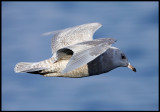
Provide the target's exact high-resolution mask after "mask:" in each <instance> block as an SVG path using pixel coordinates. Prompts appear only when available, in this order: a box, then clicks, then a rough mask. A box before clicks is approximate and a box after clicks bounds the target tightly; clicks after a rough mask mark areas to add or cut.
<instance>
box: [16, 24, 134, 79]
mask: <svg viewBox="0 0 160 112" xmlns="http://www.w3.org/2000/svg"><path fill="white" fill-rule="evenodd" d="M101 26H102V25H101V24H100V23H89V24H83V25H79V26H75V27H71V28H67V29H64V30H59V31H53V32H48V33H45V34H44V35H50V34H54V37H53V38H52V44H51V47H52V53H53V56H52V57H51V58H50V59H47V60H44V61H41V62H36V63H25V62H21V63H18V64H16V66H15V72H17V73H18V72H27V73H33V74H41V75H43V76H63V77H85V76H90V75H98V74H101V73H105V72H108V71H110V70H112V69H114V68H116V67H122V66H124V67H129V68H131V69H132V70H133V71H136V70H135V68H134V67H133V66H131V65H130V63H129V62H128V60H127V58H126V57H125V59H122V55H124V54H123V53H122V52H121V51H120V50H119V49H118V48H115V47H111V45H112V44H113V43H114V42H115V41H116V40H115V39H113V38H100V39H95V40H93V34H94V33H95V31H96V30H97V29H98V28H100V27H101Z"/></svg>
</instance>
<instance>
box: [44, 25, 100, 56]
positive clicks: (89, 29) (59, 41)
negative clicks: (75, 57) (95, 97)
mask: <svg viewBox="0 0 160 112" xmlns="http://www.w3.org/2000/svg"><path fill="white" fill-rule="evenodd" d="M101 26H102V25H101V24H100V23H89V24H83V25H79V26H75V27H70V28H67V29H63V30H59V31H53V32H48V33H44V34H43V35H50V34H54V37H53V38H52V44H51V47H52V53H53V54H54V53H56V51H58V50H59V49H61V48H64V47H66V46H70V45H74V44H77V43H80V42H84V41H89V40H93V34H94V33H95V31H96V30H97V29H99V28H100V27H101Z"/></svg>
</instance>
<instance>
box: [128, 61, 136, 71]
mask: <svg viewBox="0 0 160 112" xmlns="http://www.w3.org/2000/svg"><path fill="white" fill-rule="evenodd" d="M127 67H128V68H129V69H131V70H132V71H134V72H136V68H134V67H133V66H132V65H131V64H130V63H128V66H127Z"/></svg>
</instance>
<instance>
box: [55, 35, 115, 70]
mask: <svg viewBox="0 0 160 112" xmlns="http://www.w3.org/2000/svg"><path fill="white" fill-rule="evenodd" d="M115 41H116V40H115V39H112V38H101V39H95V40H92V41H86V42H82V43H78V44H75V45H72V46H68V47H65V48H62V49H60V50H59V51H57V54H61V53H62V52H63V50H64V49H68V50H71V51H72V52H73V55H72V57H71V58H70V60H69V62H68V64H67V66H66V68H65V69H64V70H63V71H62V73H67V72H70V71H72V70H74V69H76V68H79V67H81V66H83V65H85V64H87V63H89V62H90V61H92V60H94V59H95V58H96V57H98V56H99V55H101V54H103V53H104V52H105V51H106V50H107V49H108V48H110V46H111V45H112V44H113V43H114V42H115ZM66 51H67V50H66ZM63 53H64V52H63ZM63 56H64V55H63ZM58 57H61V55H58Z"/></svg>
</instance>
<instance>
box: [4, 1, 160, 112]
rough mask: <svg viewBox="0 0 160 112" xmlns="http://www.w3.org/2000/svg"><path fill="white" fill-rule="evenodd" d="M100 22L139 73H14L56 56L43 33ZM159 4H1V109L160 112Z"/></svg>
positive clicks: (99, 33) (100, 32)
mask: <svg viewBox="0 0 160 112" xmlns="http://www.w3.org/2000/svg"><path fill="white" fill-rule="evenodd" d="M91 22H100V23H101V24H102V25H103V27H101V28H100V29H99V30H98V31H97V32H96V33H95V35H94V38H101V37H110V38H111V37H113V38H116V39H117V40H118V41H117V42H116V43H115V44H114V45H113V46H115V47H118V48H120V49H121V50H122V51H123V52H125V54H126V55H127V57H128V59H129V61H130V63H131V64H132V65H133V66H135V67H136V69H137V72H136V73H135V72H133V71H131V70H130V69H128V68H124V67H121V68H117V69H115V70H113V71H110V72H108V73H105V74H101V75H97V76H92V77H85V78H77V79H76V78H62V77H43V76H40V75H33V74H27V73H21V74H16V73H14V66H15V64H16V63H18V62H21V61H24V62H36V61H41V60H44V59H47V58H50V57H51V56H52V53H51V46H50V45H51V36H46V37H42V36H41V34H42V33H45V32H48V31H53V30H59V29H63V28H67V27H71V26H75V25H80V24H85V23H91ZM158 24H159V22H158V2H2V110H158V105H159V104H158V81H159V80H158V52H159V51H158V40H159V39H158V35H159V32H158Z"/></svg>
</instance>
